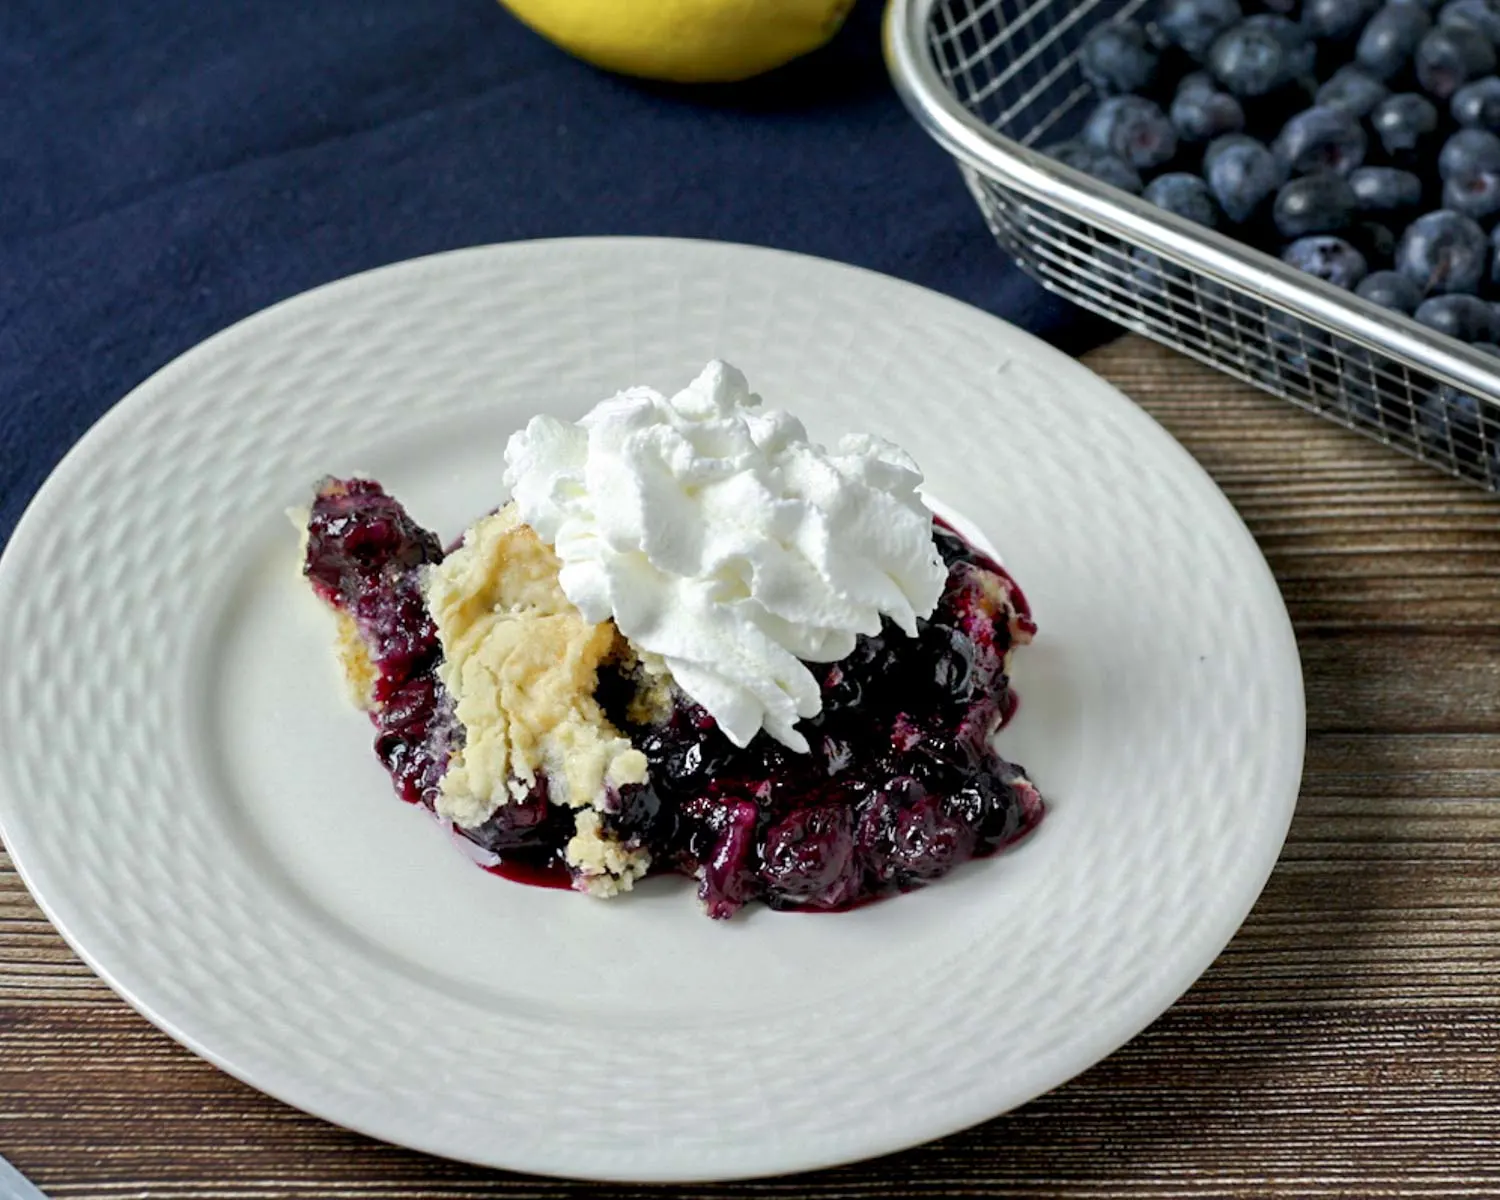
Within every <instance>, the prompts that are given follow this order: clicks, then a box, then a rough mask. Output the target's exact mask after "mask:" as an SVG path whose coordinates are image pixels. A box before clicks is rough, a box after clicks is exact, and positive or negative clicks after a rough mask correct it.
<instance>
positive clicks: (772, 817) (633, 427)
mask: <svg viewBox="0 0 1500 1200" xmlns="http://www.w3.org/2000/svg"><path fill="white" fill-rule="evenodd" d="M505 459H506V470H505V483H506V485H507V486H508V487H509V488H510V492H511V500H510V502H509V503H507V504H506V505H505V506H504V507H502V508H500V509H498V510H496V511H494V512H492V513H490V514H488V515H486V516H483V517H481V518H480V519H479V520H478V521H476V522H475V524H474V525H473V526H472V527H471V528H470V529H468V530H467V531H466V532H465V533H464V534H463V536H462V538H461V539H460V540H459V541H458V542H457V543H456V544H455V545H453V546H451V547H449V548H447V549H445V548H444V546H443V543H442V542H441V540H440V539H439V538H438V537H437V535H436V534H434V533H432V532H431V531H429V530H427V529H424V528H423V527H422V526H421V525H419V524H418V523H417V522H416V521H415V520H414V519H413V518H412V516H411V515H410V514H409V513H407V511H406V510H405V509H404V508H403V507H402V506H401V504H400V503H399V502H398V501H397V500H395V499H394V498H393V497H391V496H390V495H389V494H387V493H386V491H385V490H384V489H383V488H382V487H381V486H380V484H378V483H376V482H374V481H372V480H369V479H362V478H352V479H332V478H330V479H325V480H323V481H322V483H321V484H319V486H318V488H317V493H316V495H315V497H314V499H313V503H312V506H311V509H310V510H309V511H308V513H307V514H306V516H305V530H304V543H305V549H304V554H303V567H302V569H303V573H304V574H305V575H306V577H307V579H308V581H309V582H310V583H311V585H312V587H313V590H314V591H315V592H316V594H317V595H318V596H319V597H320V598H321V599H322V600H323V601H324V602H325V603H326V604H327V605H328V606H329V607H330V608H331V609H332V611H333V614H334V617H335V621H336V626H337V640H336V645H337V650H338V656H339V659H340V662H341V664H342V667H343V672H344V676H345V679H346V682H347V684H348V687H349V691H350V694H351V697H352V698H353V700H354V701H355V703H357V704H358V705H359V706H360V707H361V708H363V709H364V710H365V711H366V712H367V713H368V714H369V717H370V720H371V722H372V723H373V724H374V726H375V729H376V737H375V752H376V754H377V755H378V756H379V758H380V760H381V762H382V763H383V764H384V765H385V767H386V769H387V770H388V771H389V772H390V775H391V779H392V780H393V782H394V784H395V786H396V790H397V791H398V793H399V794H400V795H401V797H402V798H403V799H405V800H407V801H409V802H411V803H413V804H421V805H424V806H425V807H427V808H428V809H430V810H431V811H432V812H433V813H434V814H435V815H436V816H437V817H438V818H440V819H441V820H442V821H444V822H445V823H448V824H449V825H450V826H451V827H452V829H453V830H454V832H455V833H457V834H459V835H461V837H462V838H463V839H464V840H465V842H466V844H467V845H469V847H470V848H471V849H472V850H473V851H474V853H475V855H476V856H477V857H478V858H479V859H480V861H481V862H483V863H484V864H485V865H487V866H489V867H492V868H493V869H495V870H496V871H498V872H499V873H501V874H507V875H510V876H511V877H513V878H519V879H525V880H528V881H531V882H545V881H551V880H555V881H558V882H561V883H563V884H565V885H568V886H572V887H574V888H576V889H577V890H580V891H584V892H588V893H590V894H592V895H595V896H614V895H617V894H618V893H620V892H624V891H628V890H630V888H631V887H632V885H633V884H634V883H635V881H636V880H638V879H640V878H641V877H642V876H644V875H646V874H647V873H648V872H657V871H677V872H682V873H684V874H687V875H690V876H692V877H694V878H695V879H696V880H697V881H698V895H699V897H700V899H701V900H702V902H703V905H704V908H705V910H706V911H707V912H708V914H709V915H710V916H713V917H728V916H731V915H732V914H733V913H734V912H735V911H737V910H738V909H739V908H740V907H742V906H743V905H745V904H747V903H750V902H753V901H761V902H763V903H765V904H767V905H769V906H770V907H772V908H777V909H811V910H823V911H829V910H841V909H846V908H850V907H853V906H855V905H857V904H859V903H861V902H863V901H867V900H871V899H875V898H878V897H880V896H883V895H887V894H891V893H894V892H899V891H903V890H907V889H909V888H912V887H914V886H918V885H920V884H924V883H927V882H929V881H931V880H933V879H936V878H938V877H939V876H942V875H944V874H946V873H947V872H949V871H951V870H952V869H953V868H954V867H956V866H958V865H959V864H960V863H962V862H964V861H966V860H968V859H971V858H976V857H982V856H985V855H988V854H991V853H993V852H994V851H996V850H998V849H1000V848H1001V847H1003V846H1006V845H1009V844H1010V843H1012V842H1015V841H1016V840H1018V839H1019V838H1021V837H1023V836H1024V835H1025V834H1026V833H1028V832H1029V831H1030V830H1031V829H1032V828H1034V827H1035V826H1036V824H1037V822H1038V821H1040V820H1041V817H1042V814H1043V804H1042V800H1041V798H1040V796H1039V795H1038V793H1037V790H1036V788H1035V787H1034V786H1033V785H1032V783H1031V782H1030V780H1028V779H1027V777H1026V774H1025V772H1024V771H1023V770H1022V769H1021V768H1020V767H1018V766H1015V765H1014V764H1012V763H1009V762H1006V761H1005V760H1004V759H1003V758H1001V757H1000V755H999V754H998V753H996V751H995V749H994V746H993V744H992V740H993V736H994V734H995V732H996V731H997V730H998V729H999V727H1000V726H1001V725H1002V724H1003V723H1004V722H1005V720H1006V719H1007V718H1008V717H1009V715H1010V713H1011V712H1012V710H1013V708H1014V698H1013V695H1012V692H1011V689H1010V684H1009V677H1008V667H1009V660H1010V655H1011V653H1012V651H1013V650H1014V649H1015V648H1016V647H1017V646H1021V645H1024V644H1025V643H1027V642H1028V641H1030V640H1031V637H1032V634H1033V633H1034V632H1035V626H1034V625H1033V623H1032V620H1031V616H1030V613H1029V611H1028V609H1027V606H1026V602H1025V599H1024V597H1023V596H1022V594H1021V592H1020V590H1019V589H1018V588H1017V587H1016V585H1015V584H1014V583H1013V582H1012V580H1011V579H1010V577H1009V576H1008V575H1007V574H1006V573H1005V571H1004V570H1003V569H1002V568H1001V567H1000V566H999V565H998V564H997V563H995V562H994V561H993V560H992V559H991V558H989V557H988V556H987V555H985V554H984V553H982V552H981V551H979V550H977V549H976V548H975V547H973V546H972V545H970V544H969V543H968V542H966V541H965V540H964V539H963V538H962V537H961V536H959V535H958V533H956V532H955V531H954V530H953V529H952V528H950V527H948V526H947V525H946V524H944V523H943V522H942V521H941V520H938V519H935V518H934V517H933V515H932V513H931V512H930V511H929V510H928V509H927V508H926V506H925V505H924V504H923V503H922V500H921V498H920V496H919V495H918V492H917V487H918V485H919V484H920V483H921V475H920V473H919V472H918V470H917V468H916V465H915V464H914V463H913V462H912V460H911V459H910V458H909V457H908V456H907V455H906V454H905V453H903V452H902V451H901V450H899V449H898V448H896V447H895V446H893V445H891V444H890V443H888V442H885V441H882V440H881V439H878V438H874V437H867V436H849V437H845V438H843V439H842V440H841V441H840V442H839V443H838V444H837V445H836V446H835V447H834V448H833V449H832V450H826V449H824V448H823V447H821V446H818V445H815V444H813V443H812V442H810V441H809V440H808V438H807V435H806V432H805V430H804V429H803V427H802V425H801V424H800V423H799V422H798V421H796V420H795V419H794V418H792V417H790V416H789V415H787V414H786V413H784V412H780V411H777V410H774V409H768V408H765V407H763V406H762V405H761V402H760V398H759V397H758V396H756V395H754V394H752V393H751V392H750V391H749V388H748V387H747V385H746V381H745V378H744V376H743V375H741V374H740V372H739V371H737V370H735V369H734V368H733V367H731V366H728V365H727V364H725V363H720V362H714V363H710V364H709V365H708V366H707V367H706V368H705V369H704V371H703V372H702V374H700V375H699V376H698V378H697V379H695V380H694V381H693V382H692V383H691V384H689V385H688V387H687V388H685V389H684V390H683V391H681V392H679V393H678V394H677V395H675V396H671V397H666V396H663V395H661V394H660V393H658V392H655V391H653V390H651V389H649V388H631V389H628V390H626V391H624V392H621V393H620V394H619V395H617V396H615V397H613V398H612V399H609V400H605V401H604V402H602V403H601V404H599V405H597V406H596V407H595V408H594V409H593V410H592V411H591V412H590V413H589V414H588V415H586V416H585V417H584V418H583V419H582V420H580V421H578V422H577V423H565V422H562V421H559V420H556V419H554V418H551V417H545V416H541V417H536V418H534V419H533V420H532V421H531V422H530V423H529V424H528V425H527V427H526V428H525V429H524V430H521V431H519V432H518V433H516V434H515V435H514V436H513V437H512V438H511V440H510V443H509V445H508V446H507V448H506V454H505Z"/></svg>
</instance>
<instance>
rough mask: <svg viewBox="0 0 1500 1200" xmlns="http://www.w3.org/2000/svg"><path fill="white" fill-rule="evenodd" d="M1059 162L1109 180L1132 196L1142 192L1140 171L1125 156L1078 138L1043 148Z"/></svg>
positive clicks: (1109, 182)
mask: <svg viewBox="0 0 1500 1200" xmlns="http://www.w3.org/2000/svg"><path fill="white" fill-rule="evenodd" d="M1042 153H1043V154H1048V155H1051V156H1052V157H1053V158H1055V159H1057V161H1058V162H1060V163H1065V164H1066V165H1068V166H1070V167H1072V168H1073V169H1074V170H1078V171H1082V172H1083V173H1084V174H1085V175H1092V176H1093V177H1094V178H1095V179H1097V180H1099V181H1100V182H1101V183H1108V184H1111V185H1113V186H1114V187H1117V188H1120V189H1121V190H1122V191H1126V192H1129V193H1130V194H1131V195H1132V196H1138V195H1140V193H1141V175H1140V172H1139V171H1137V170H1136V169H1135V168H1134V167H1132V166H1131V165H1130V164H1129V163H1128V162H1126V161H1125V160H1124V159H1122V158H1120V157H1119V156H1118V155H1115V154H1111V153H1109V151H1107V150H1096V149H1094V147H1092V146H1087V145H1085V144H1084V143H1083V142H1080V141H1067V142H1058V143H1056V144H1055V145H1052V146H1048V147H1047V148H1046V149H1045V150H1043V151H1042Z"/></svg>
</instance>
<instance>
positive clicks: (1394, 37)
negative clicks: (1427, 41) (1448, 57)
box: [1354, 4, 1432, 79]
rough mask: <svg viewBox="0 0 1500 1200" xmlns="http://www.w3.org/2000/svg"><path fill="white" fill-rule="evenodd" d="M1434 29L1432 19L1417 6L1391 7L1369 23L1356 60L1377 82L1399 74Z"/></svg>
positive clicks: (1355, 57) (1355, 54)
mask: <svg viewBox="0 0 1500 1200" xmlns="http://www.w3.org/2000/svg"><path fill="white" fill-rule="evenodd" d="M1431 28H1432V18H1431V17H1429V16H1428V15H1427V14H1426V12H1424V11H1423V10H1422V9H1421V8H1420V7H1418V6H1417V5H1414V4H1387V5H1386V6H1385V7H1384V8H1382V9H1381V10H1380V11H1379V12H1377V13H1376V14H1375V15H1374V16H1373V17H1371V18H1370V20H1369V21H1368V22H1367V23H1366V25H1365V28H1364V32H1363V33H1361V34H1360V35H1359V44H1358V45H1357V46H1356V47H1355V50H1354V60H1355V61H1356V62H1357V63H1359V65H1360V66H1361V67H1363V68H1364V69H1365V70H1366V71H1368V72H1369V73H1370V74H1371V75H1373V76H1375V78H1376V79H1390V78H1391V77H1392V76H1393V75H1396V74H1398V73H1399V72H1400V71H1401V69H1402V68H1403V67H1405V66H1406V65H1407V64H1408V63H1409V62H1410V61H1411V56H1412V55H1413V54H1414V53H1416V49H1417V46H1418V45H1419V44H1420V43H1421V41H1422V39H1423V38H1424V37H1425V36H1426V35H1427V31H1428V30H1429V29H1431Z"/></svg>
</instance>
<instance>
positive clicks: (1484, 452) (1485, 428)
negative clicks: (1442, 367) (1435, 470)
mask: <svg viewBox="0 0 1500 1200" xmlns="http://www.w3.org/2000/svg"><path fill="white" fill-rule="evenodd" d="M1495 419H1496V417H1495V412H1494V410H1493V408H1492V407H1491V406H1490V405H1488V404H1486V403H1485V402H1484V401H1482V400H1480V399H1479V397H1478V396H1472V395H1470V394H1469V393H1468V392H1461V391H1459V390H1458V388H1456V387H1453V386H1452V385H1450V384H1446V383H1444V384H1439V385H1438V387H1437V389H1436V390H1435V391H1432V392H1429V393H1428V394H1427V395H1426V396H1424V397H1422V399H1421V400H1420V401H1418V403H1417V437H1418V439H1419V440H1420V441H1421V443H1422V446H1423V448H1424V449H1426V450H1429V451H1431V452H1432V453H1434V454H1437V455H1439V456H1441V457H1443V458H1448V457H1450V456H1451V457H1452V458H1455V459H1457V460H1458V461H1459V462H1460V463H1468V464H1477V463H1479V462H1480V461H1481V460H1482V461H1483V462H1484V465H1485V468H1486V470H1487V472H1488V474H1489V476H1490V479H1491V481H1492V482H1493V481H1494V480H1495V478H1496V476H1497V475H1500V430H1497V429H1496V427H1495ZM1486 434H1488V437H1486V436H1485V435H1486Z"/></svg>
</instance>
